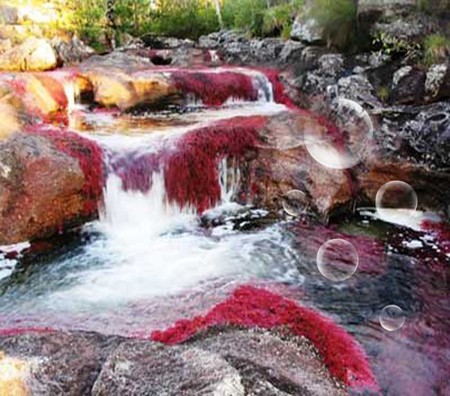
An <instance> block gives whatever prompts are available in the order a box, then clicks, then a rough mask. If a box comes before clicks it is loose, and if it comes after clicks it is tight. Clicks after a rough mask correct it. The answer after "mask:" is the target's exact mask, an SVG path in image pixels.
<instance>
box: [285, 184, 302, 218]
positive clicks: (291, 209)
mask: <svg viewBox="0 0 450 396" xmlns="http://www.w3.org/2000/svg"><path fill="white" fill-rule="evenodd" d="M283 208H284V210H285V211H286V213H287V214H289V215H291V216H300V215H301V214H302V213H305V212H306V209H307V208H308V198H307V196H306V194H305V193H304V192H303V191H300V190H291V191H289V192H288V193H287V194H285V195H284V196H283Z"/></svg>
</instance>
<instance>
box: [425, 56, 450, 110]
mask: <svg viewBox="0 0 450 396" xmlns="http://www.w3.org/2000/svg"><path fill="white" fill-rule="evenodd" d="M425 93H426V99H427V101H429V102H434V101H438V100H446V99H449V98H450V67H449V64H445V63H443V64H440V65H432V66H431V67H430V68H429V69H428V71H427V75H426V80H425Z"/></svg>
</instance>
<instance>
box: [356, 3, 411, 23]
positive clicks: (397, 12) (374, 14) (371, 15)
mask: <svg viewBox="0 0 450 396" xmlns="http://www.w3.org/2000/svg"><path fill="white" fill-rule="evenodd" d="M415 10H416V0H359V1H358V17H359V19H363V20H372V21H374V20H377V19H379V18H381V17H384V18H386V17H398V16H405V15H408V14H410V13H411V12H413V11H415Z"/></svg>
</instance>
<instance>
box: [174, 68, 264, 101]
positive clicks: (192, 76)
mask: <svg viewBox="0 0 450 396" xmlns="http://www.w3.org/2000/svg"><path fill="white" fill-rule="evenodd" d="M171 79H172V81H173V83H174V85H175V87H176V88H177V89H178V90H179V91H180V92H182V93H183V94H184V95H187V94H192V95H194V96H195V97H196V98H198V99H200V100H201V101H202V102H203V103H204V104H205V105H207V106H221V105H223V104H224V103H225V102H226V101H227V100H228V99H233V98H234V99H241V100H248V101H256V100H257V99H258V90H257V88H256V87H255V86H254V84H253V79H252V77H251V76H249V75H247V74H244V73H239V72H237V71H228V70H226V71H220V72H214V71H208V70H202V71H195V72H191V71H189V70H183V69H174V70H173V71H172V72H171Z"/></svg>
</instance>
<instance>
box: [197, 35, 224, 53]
mask: <svg viewBox="0 0 450 396" xmlns="http://www.w3.org/2000/svg"><path fill="white" fill-rule="evenodd" d="M197 45H198V47H200V48H203V49H217V47H218V46H219V33H218V32H216V33H211V34H208V35H207V36H201V37H200V38H199V39H198V44H197Z"/></svg>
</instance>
